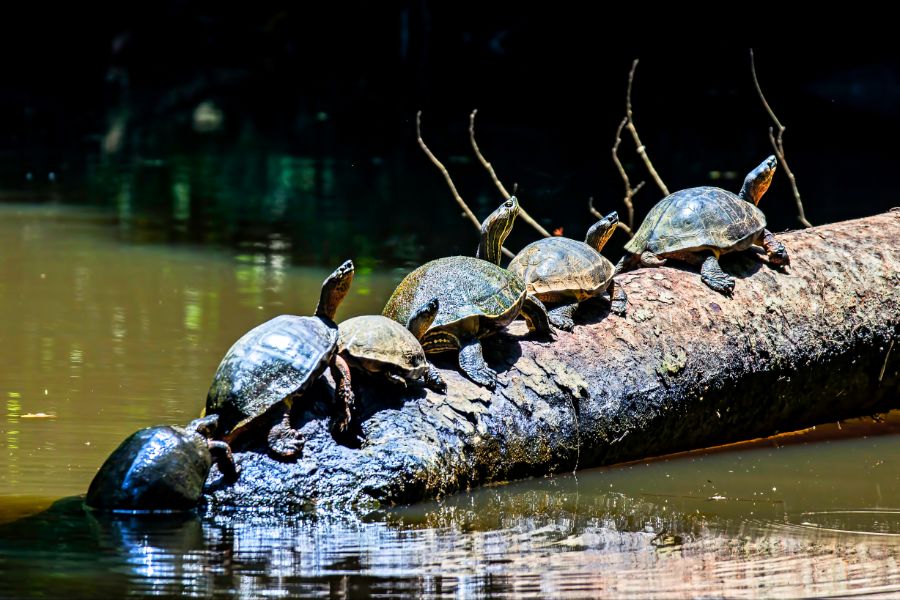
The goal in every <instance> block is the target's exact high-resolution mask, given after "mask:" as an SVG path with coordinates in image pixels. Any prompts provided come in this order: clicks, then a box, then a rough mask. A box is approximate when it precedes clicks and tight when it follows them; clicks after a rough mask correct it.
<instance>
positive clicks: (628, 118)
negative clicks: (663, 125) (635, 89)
mask: <svg viewBox="0 0 900 600" xmlns="http://www.w3.org/2000/svg"><path fill="white" fill-rule="evenodd" d="M637 66H638V59H637V58H636V59H634V62H633V63H631V71H629V73H628V90H627V91H626V92H625V128H626V129H628V131H629V132H630V133H631V137H632V138H634V145H635V146H637V153H638V154H639V155H640V157H641V159H642V160H643V161H644V165H645V166H646V167H647V170H648V171H649V172H650V176H651V177H653V181H655V182H656V185H657V187H659V189H660V190H661V191H662V193H663V194H664V195H666V196H668V195H669V188H667V187H666V184H665V183H663V180H662V177H660V176H659V173H657V172H656V169H655V168H654V167H653V163H652V162H651V161H650V156H649V155H648V154H647V147H646V146H645V145H644V143H643V142H642V141H641V138H640V136H639V135H638V132H637V127H635V126H634V114H633V112H632V110H631V87H632V85H633V84H634V71H635V69H637Z"/></svg>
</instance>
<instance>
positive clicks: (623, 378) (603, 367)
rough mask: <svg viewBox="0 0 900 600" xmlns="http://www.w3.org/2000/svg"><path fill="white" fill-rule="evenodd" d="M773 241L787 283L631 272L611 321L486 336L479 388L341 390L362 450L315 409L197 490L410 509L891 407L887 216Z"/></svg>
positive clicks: (899, 231)
mask: <svg viewBox="0 0 900 600" xmlns="http://www.w3.org/2000/svg"><path fill="white" fill-rule="evenodd" d="M780 239H781V240H782V241H783V242H784V243H785V244H786V245H787V248H788V251H789V252H790V254H791V260H792V266H791V267H789V269H788V270H787V272H785V273H782V272H779V271H776V270H774V269H772V268H769V267H768V266H766V265H764V264H762V263H761V262H760V261H759V260H757V259H756V258H754V257H753V256H748V255H744V256H729V257H726V258H725V259H723V261H722V263H723V268H724V269H725V270H726V271H729V272H731V273H732V274H734V275H736V276H737V277H738V281H737V285H736V288H735V292H734V296H733V297H732V298H725V297H723V296H721V295H719V294H717V293H715V292H713V291H711V290H710V289H709V288H707V287H706V286H705V285H703V284H702V283H701V281H700V276H699V274H698V273H697V271H696V270H694V269H691V268H685V269H683V270H682V269H679V268H662V269H644V270H639V271H636V272H630V273H626V274H624V275H622V276H621V277H620V281H621V282H622V284H623V285H624V287H625V289H626V291H627V292H628V295H629V301H630V304H629V311H628V316H627V318H626V319H621V318H618V317H616V316H610V315H608V314H607V311H606V309H605V308H604V305H603V304H602V303H597V304H596V305H595V306H587V307H584V308H583V309H582V310H581V311H580V312H579V313H578V314H577V315H576V323H577V324H578V325H579V326H578V327H576V329H575V331H574V332H573V333H564V332H560V333H558V334H557V336H556V340H555V341H554V342H552V343H539V342H531V341H526V340H523V339H522V338H517V337H514V334H509V335H507V334H504V335H500V336H496V337H495V338H493V340H489V341H488V342H487V343H486V358H487V359H488V362H489V363H490V364H491V366H492V367H494V368H495V369H497V370H498V371H499V373H500V383H499V385H498V387H497V390H496V391H495V392H493V393H491V392H489V391H487V390H485V389H483V388H480V387H478V386H477V385H475V384H473V383H471V382H469V381H468V380H466V379H464V378H463V377H462V376H461V375H459V374H458V373H457V372H456V371H455V370H451V369H447V370H444V371H443V375H444V378H445V380H446V381H447V383H448V385H449V390H448V394H447V396H446V397H445V396H438V395H435V394H432V393H430V392H428V393H427V394H426V393H425V392H423V391H419V390H411V391H410V393H409V395H407V396H406V397H405V398H404V397H401V395H400V393H399V391H397V390H395V389H393V388H389V387H386V386H384V385H381V384H377V383H373V384H372V385H364V386H357V387H358V390H359V394H360V396H359V400H360V401H361V402H362V404H363V406H364V409H363V412H364V415H363V417H364V422H363V423H362V428H363V431H364V434H365V440H366V441H365V443H364V444H363V447H362V448H361V449H358V450H357V449H350V448H345V447H342V446H338V445H337V444H335V443H334V441H333V440H332V439H331V437H330V436H329V435H328V431H327V419H326V418H325V409H324V408H323V403H322V402H321V401H320V402H318V403H316V404H314V405H312V407H311V408H310V409H308V410H307V411H306V412H305V413H303V414H298V415H295V419H297V424H298V425H300V426H302V429H303V431H304V433H306V435H307V437H308V443H307V446H306V449H305V450H304V457H303V458H302V459H301V460H300V461H299V462H297V463H293V464H285V463H279V462H276V461H274V460H272V459H270V458H268V457H267V456H266V455H265V454H263V453H262V452H258V451H252V450H253V449H251V451H248V452H241V453H239V455H238V456H237V459H238V461H239V464H240V466H241V468H242V469H243V473H242V476H241V477H240V480H239V482H238V483H237V484H235V485H234V486H230V487H226V486H220V485H218V482H216V481H214V482H213V486H212V489H211V490H210V494H209V496H208V497H209V499H210V501H211V502H212V504H213V505H222V506H229V505H243V506H273V505H274V506H299V505H304V504H309V503H315V502H319V503H329V502H338V503H340V502H345V501H353V502H359V503H362V504H364V505H371V503H372V502H373V501H379V502H382V503H388V504H390V503H404V502H412V501H416V500H419V499H422V498H425V497H429V496H436V495H441V494H446V493H450V492H453V491H456V490H459V489H465V488H467V487H469V486H473V485H479V484H483V483H488V482H491V481H498V480H507V479H512V478H517V477H523V476H528V475H541V474H546V473H554V472H561V471H569V470H572V469H573V468H575V467H576V465H577V466H578V467H579V468H584V467H588V466H592V465H601V464H609V463H613V462H617V461H623V460H629V459H635V458H642V457H648V456H653V455H659V454H662V453H667V452H673V451H677V450H684V449H689V448H697V447H703V446H708V445H711V444H719V443H724V442H729V441H735V440H740V439H746V438H749V437H754V436H761V435H767V434H771V433H774V432H777V431H786V430H790V429H794V428H798V427H802V426H807V425H810V424H813V423H822V422H828V421H834V420H836V419H840V418H845V417H850V416H855V415H862V414H871V413H872V412H874V411H878V410H882V409H886V408H889V407H890V406H892V405H896V403H897V398H898V394H897V391H898V388H900V378H898V371H900V368H898V367H900V351H894V352H891V349H892V345H893V342H892V340H893V339H894V338H895V337H896V336H897V334H898V333H900V285H898V284H900V247H898V245H897V240H898V239H900V212H897V211H892V212H889V213H886V214H883V215H878V216H875V217H870V218H867V219H861V220H857V221H849V222H844V223H837V224H833V225H828V226H823V227H817V228H814V229H810V230H807V231H803V232H794V233H788V234H784V235H781V236H780ZM513 330H514V332H524V327H513ZM894 350H898V349H894ZM439 366H448V365H447V364H444V365H441V364H440V363H439ZM358 380H361V378H358ZM358 383H359V381H358ZM324 388H325V386H324V385H320V386H318V392H319V393H324Z"/></svg>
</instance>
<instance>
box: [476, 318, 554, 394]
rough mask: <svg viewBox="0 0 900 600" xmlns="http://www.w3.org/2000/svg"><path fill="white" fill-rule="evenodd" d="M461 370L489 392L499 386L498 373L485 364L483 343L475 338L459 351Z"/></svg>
mask: <svg viewBox="0 0 900 600" xmlns="http://www.w3.org/2000/svg"><path fill="white" fill-rule="evenodd" d="M545 314H546V313H545ZM459 368H460V369H462V371H463V373H465V374H466V377H468V378H469V379H471V380H472V381H474V382H475V383H477V384H479V385H483V386H484V387H486V388H488V389H489V390H492V389H494V388H495V387H496V386H497V372H496V371H494V370H493V369H492V368H490V367H489V366H488V365H487V363H486V362H484V355H483V354H482V352H481V342H479V341H478V340H477V339H475V338H473V339H471V340H465V341H463V342H462V345H461V347H460V349H459Z"/></svg>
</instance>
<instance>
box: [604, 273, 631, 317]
mask: <svg viewBox="0 0 900 600" xmlns="http://www.w3.org/2000/svg"><path fill="white" fill-rule="evenodd" d="M606 293H608V294H609V310H610V311H612V312H613V313H615V314H617V315H619V316H620V317H623V316H625V310H626V308H627V306H628V296H627V295H626V294H625V289H624V288H623V287H622V286H621V285H616V281H615V279H611V280H610V281H609V287H607V288H606Z"/></svg>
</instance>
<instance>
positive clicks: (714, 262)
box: [700, 254, 734, 296]
mask: <svg viewBox="0 0 900 600" xmlns="http://www.w3.org/2000/svg"><path fill="white" fill-rule="evenodd" d="M700 279H701V280H702V281H703V283H705V284H706V285H708V286H709V287H711V288H712V289H714V290H716V291H717V292H719V293H720V294H725V295H726V296H730V295H731V292H732V291H733V290H734V278H733V277H731V276H730V275H728V274H727V273H726V272H725V271H723V270H722V267H720V266H719V259H718V258H717V257H716V256H715V255H714V254H712V255H710V256H708V257H706V260H704V261H703V266H702V267H700Z"/></svg>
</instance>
